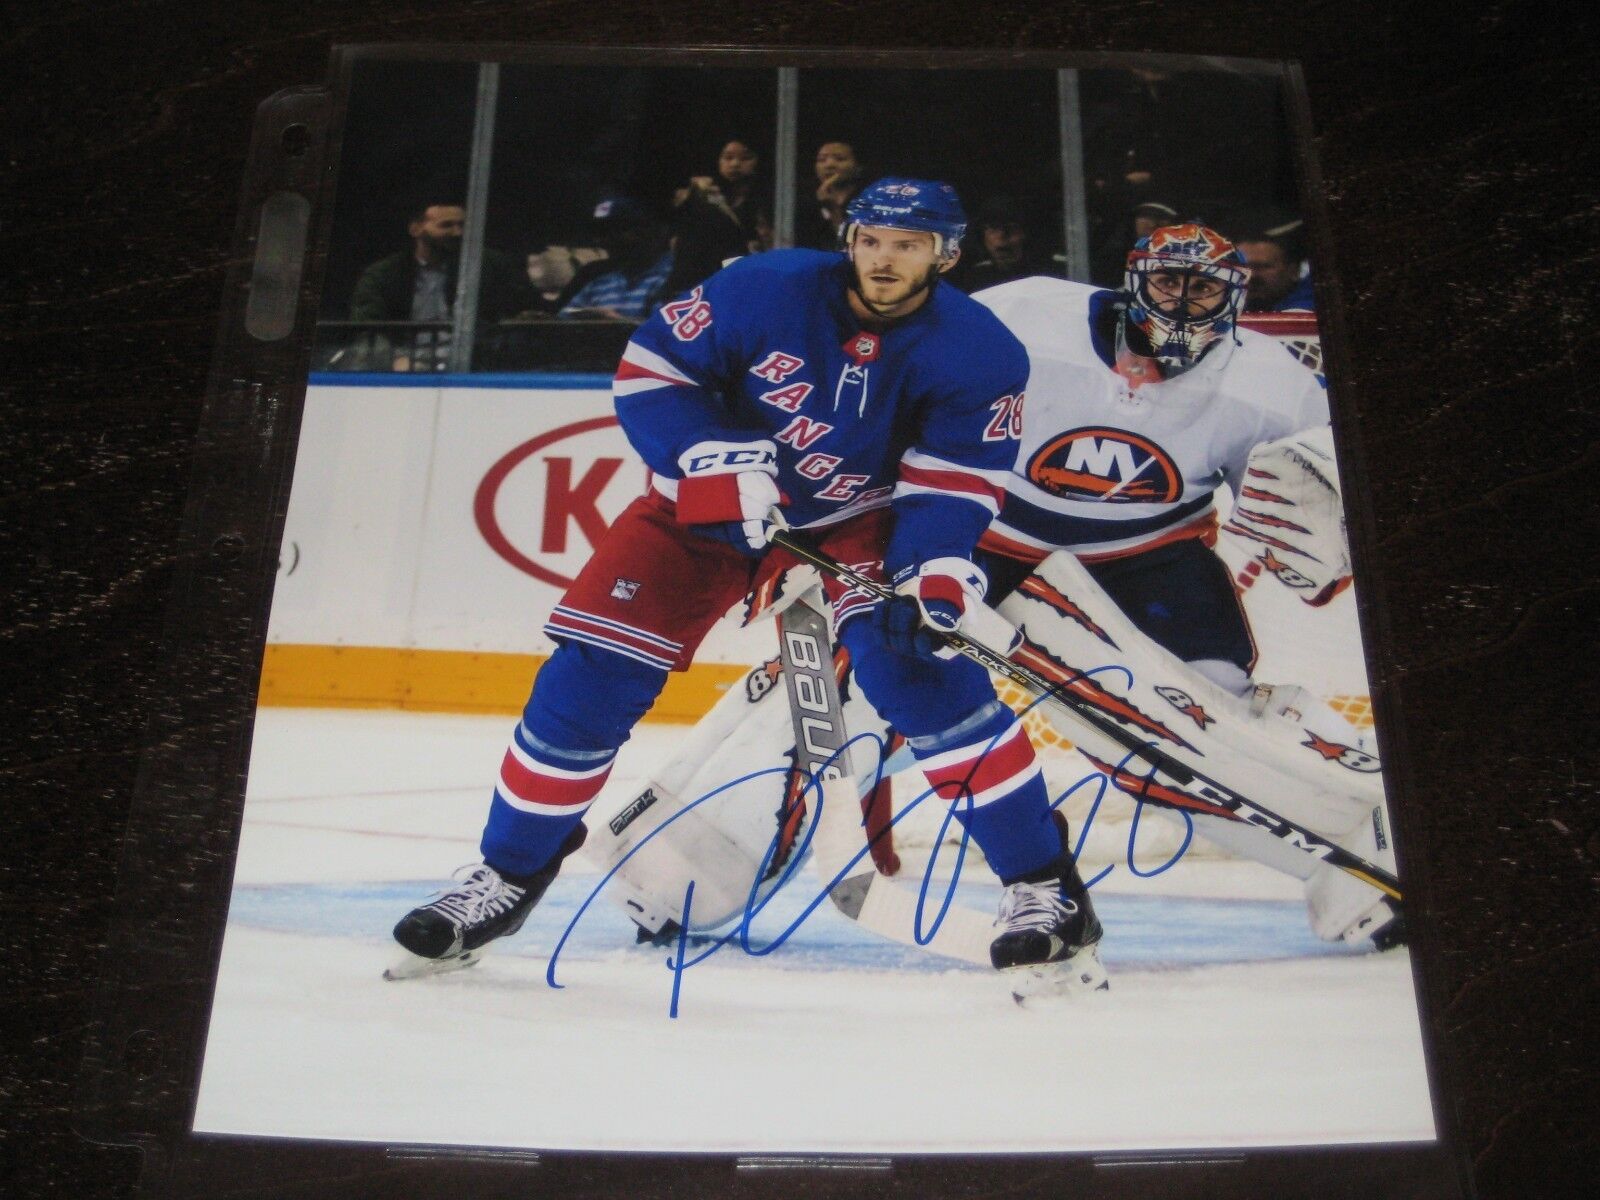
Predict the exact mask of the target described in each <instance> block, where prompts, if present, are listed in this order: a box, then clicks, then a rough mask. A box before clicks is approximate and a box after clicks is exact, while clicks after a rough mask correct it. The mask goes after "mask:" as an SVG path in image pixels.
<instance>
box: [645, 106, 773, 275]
mask: <svg viewBox="0 0 1600 1200" xmlns="http://www.w3.org/2000/svg"><path fill="white" fill-rule="evenodd" d="M677 206H678V207H677V212H676V214H675V217H674V221H673V224H674V227H675V234H676V236H675V238H674V242H673V255H674V259H675V262H674V264H673V269H672V278H671V280H670V281H669V282H668V285H667V286H668V291H669V292H671V293H673V294H674V295H676V294H677V293H678V292H684V291H688V290H689V289H690V288H692V287H694V286H695V284H697V283H699V282H701V281H702V280H704V279H706V278H708V277H709V276H711V275H714V274H715V273H716V272H717V271H719V270H720V269H721V268H722V264H723V263H724V262H725V261H727V260H728V259H730V258H741V257H743V256H744V255H746V254H758V253H760V252H761V251H762V250H770V249H771V248H772V216H771V211H770V207H769V200H768V197H767V195H766V190H765V186H764V182H763V179H762V175H761V156H760V155H759V154H757V153H756V152H755V151H754V150H753V149H751V144H750V143H749V142H748V141H745V140H744V139H742V138H730V139H728V140H727V141H726V142H724V143H723V144H722V150H721V151H720V152H719V153H718V155H717V173H716V175H715V176H711V175H696V176H694V177H693V178H692V179H690V180H689V183H688V186H687V187H684V188H683V189H681V190H680V191H679V192H678V196H677Z"/></svg>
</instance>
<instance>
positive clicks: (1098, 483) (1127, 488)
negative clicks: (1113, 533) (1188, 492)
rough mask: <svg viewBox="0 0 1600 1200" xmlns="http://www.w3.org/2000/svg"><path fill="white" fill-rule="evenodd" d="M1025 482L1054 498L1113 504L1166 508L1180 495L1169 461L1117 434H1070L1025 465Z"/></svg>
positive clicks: (1142, 442)
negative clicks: (1031, 482) (1030, 481)
mask: <svg viewBox="0 0 1600 1200" xmlns="http://www.w3.org/2000/svg"><path fill="white" fill-rule="evenodd" d="M1025 474H1026V475H1027V477H1028V478H1029V479H1030V480H1032V481H1033V482H1034V483H1035V484H1037V485H1038V486H1039V487H1041V488H1043V489H1044V490H1045V491H1047V492H1049V493H1050V494H1051V495H1054V496H1064V497H1066V498H1068V499H1072V500H1098V501H1101V502H1103V503H1113V504H1150V503H1155V504H1170V503H1171V502H1172V501H1174V500H1176V499H1177V498H1178V497H1179V496H1180V495H1182V494H1183V477H1182V475H1180V474H1179V472H1178V467H1177V464H1176V463H1174V462H1173V461H1172V456H1171V455H1170V454H1168V453H1167V452H1166V451H1165V450H1163V449H1162V448H1161V447H1160V446H1158V445H1156V444H1155V443H1154V442H1152V441H1151V440H1150V439H1149V438H1142V437H1139V436H1138V435H1137V434H1132V433H1129V432H1127V431H1126V430H1123V429H1103V428H1093V427H1091V428H1085V429H1072V430H1068V431H1067V432H1066V433H1063V434H1060V435H1059V436H1057V437H1055V438H1052V439H1051V440H1050V441H1048V442H1046V443H1045V444H1044V445H1043V446H1041V447H1040V448H1039V449H1038V450H1037V451H1035V452H1034V455H1033V457H1032V458H1030V459H1029V460H1028V469H1027V471H1026V472H1025Z"/></svg>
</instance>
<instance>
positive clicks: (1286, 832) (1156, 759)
mask: <svg viewBox="0 0 1600 1200" xmlns="http://www.w3.org/2000/svg"><path fill="white" fill-rule="evenodd" d="M775 515H776V514H775ZM769 536H770V538H771V541H772V544H773V545H774V546H781V547H782V548H783V549H785V550H787V551H789V553H791V554H793V555H795V556H796V557H797V558H799V559H800V560H801V561H803V562H808V563H811V564H812V565H813V566H815V567H816V568H817V569H818V570H821V571H824V572H826V573H827V574H829V575H831V576H833V577H834V578H835V579H838V580H840V581H842V582H844V583H847V584H849V585H850V586H851V587H854V588H857V589H859V590H861V591H863V592H866V593H868V594H869V595H872V596H876V597H877V598H878V599H880V600H892V599H893V598H894V596H895V592H894V589H893V588H890V587H889V586H887V585H886V584H883V583H880V582H879V581H878V580H876V579H872V578H869V577H868V576H866V575H863V574H861V573H860V572H859V571H856V570H853V569H852V568H850V567H848V566H846V565H845V564H844V563H842V562H839V561H838V560H837V559H835V558H833V557H832V556H831V555H828V554H825V553H823V552H822V551H820V550H818V549H816V548H815V547H814V546H812V545H810V544H809V543H808V542H807V541H806V540H805V539H804V538H802V537H798V536H796V534H795V533H794V532H793V531H792V530H790V529H789V528H788V527H787V526H785V525H782V524H778V523H776V521H775V523H774V525H773V527H772V528H771V530H770V534H769ZM934 632H936V633H938V636H940V637H941V638H943V640H944V641H945V642H946V643H947V644H948V645H949V646H950V647H951V648H952V649H954V650H956V651H957V652H958V653H961V654H964V655H966V657H968V658H970V659H972V660H973V661H974V662H976V663H978V664H979V665H980V666H982V667H984V668H986V669H988V670H989V671H992V672H994V673H995V674H997V675H1002V676H1004V677H1005V678H1007V679H1009V680H1011V682H1013V683H1015V684H1017V685H1018V686H1019V687H1023V688H1026V689H1027V690H1028V691H1029V692H1030V693H1032V694H1034V695H1036V696H1040V697H1043V698H1045V699H1048V700H1052V701H1054V702H1055V703H1056V704H1058V705H1060V706H1061V707H1063V708H1065V709H1066V710H1067V711H1068V712H1069V713H1071V714H1072V716H1073V717H1074V718H1076V719H1077V720H1079V721H1082V722H1083V723H1084V724H1086V725H1088V726H1090V727H1092V728H1093V729H1095V730H1097V731H1099V732H1100V733H1101V734H1102V735H1103V736H1105V737H1107V738H1110V739H1111V740H1112V741H1115V742H1116V743H1117V744H1118V745H1119V746H1121V747H1123V748H1124V749H1125V750H1126V751H1127V752H1128V754H1129V755H1130V756H1132V757H1134V758H1137V759H1139V760H1141V761H1143V762H1144V763H1146V764H1147V765H1148V766H1150V767H1151V768H1152V770H1153V771H1159V772H1161V773H1162V774H1164V775H1166V776H1167V778H1168V779H1170V780H1171V781H1172V782H1174V783H1176V784H1177V785H1178V786H1180V787H1197V788H1198V789H1200V793H1201V796H1202V799H1203V803H1204V804H1205V805H1206V806H1207V807H1208V808H1212V809H1213V810H1214V809H1215V808H1224V809H1226V810H1227V811H1228V812H1230V813H1231V814H1232V815H1233V816H1234V818H1235V819H1236V820H1239V821H1243V822H1245V823H1247V824H1251V825H1256V826H1259V827H1261V828H1263V829H1265V830H1267V832H1269V833H1271V834H1273V835H1275V836H1276V837H1278V838H1279V839H1281V840H1282V841H1283V842H1284V843H1285V844H1286V845H1289V846H1293V847H1294V848H1295V849H1297V850H1299V851H1301V852H1302V853H1305V854H1308V855H1310V856H1311V857H1313V858H1317V859H1320V860H1322V861H1323V862H1326V863H1328V864H1329V865H1330V866H1334V867H1338V868H1339V869H1340V870H1342V871H1346V872H1348V873H1349V874H1351V875H1354V876H1355V877H1356V878H1357V879H1360V880H1362V881H1363V882H1365V883H1369V884H1371V885H1372V886H1373V887H1375V888H1377V889H1378V890H1379V891H1381V892H1383V893H1384V894H1385V895H1386V896H1388V897H1390V898H1391V899H1393V900H1395V901H1401V900H1403V899H1404V897H1403V896H1402V895H1401V893H1400V881H1399V880H1398V879H1397V878H1396V877H1395V876H1394V875H1393V874H1391V873H1390V872H1388V871H1386V870H1384V869H1383V868H1382V867H1379V866H1377V865H1375V864H1373V863H1370V862H1368V861H1367V860H1366V859H1364V858H1362V857H1361V856H1360V855H1357V854H1352V853H1351V852H1350V851H1348V850H1346V849H1345V848H1344V847H1343V846H1340V845H1338V844H1337V843H1335V842H1331V841H1329V840H1328V839H1327V838H1325V837H1322V836H1321V835H1320V834H1317V833H1313V832H1312V831H1311V830H1310V829H1307V828H1306V827H1305V826H1303V825H1300V824H1298V823H1296V822H1294V821H1290V820H1289V819H1288V818H1286V817H1283V816H1280V815H1279V814H1278V813H1276V812H1273V811H1272V810H1271V809H1269V808H1267V807H1265V806H1264V805H1262V804H1260V803H1258V802H1257V801H1255V800H1252V799H1250V798H1249V797H1247V796H1245V795H1243V794H1241V793H1239V792H1237V791H1235V790H1234V789H1232V788H1230V787H1227V786H1225V785H1224V784H1221V783H1218V782H1217V781H1216V780H1214V779H1212V778H1210V777H1209V776H1206V775H1204V774H1202V773H1201V772H1200V771H1198V770H1196V769H1195V768H1194V767H1191V766H1190V765H1188V764H1187V763H1185V762H1183V761H1182V760H1181V759H1179V758H1177V757H1175V756H1174V755H1172V754H1171V753H1169V752H1167V751H1165V750H1161V749H1159V748H1157V747H1156V746H1154V745H1151V744H1150V743H1148V742H1146V741H1144V740H1143V739H1142V738H1140V737H1139V735H1138V734H1136V733H1132V732H1130V731H1128V730H1126V729H1123V728H1122V726H1120V725H1118V724H1117V723H1116V722H1115V721H1113V720H1112V719H1111V718H1109V717H1106V716H1103V715H1101V714H1100V713H1099V712H1097V711H1096V710H1095V709H1094V708H1093V707H1091V706H1090V705H1089V704H1088V703H1087V702H1086V701H1083V700H1080V699H1078V698H1077V697H1075V696H1073V695H1072V694H1071V693H1070V692H1067V691H1065V690H1064V689H1063V688H1062V687H1061V686H1060V685H1058V684H1056V683H1054V682H1053V681H1051V680H1050V679H1048V678H1046V677H1045V676H1044V675H1041V674H1040V673H1039V672H1037V671H1034V670H1032V669H1031V668H1029V667H1025V666H1023V665H1022V664H1020V663H1016V662H1013V661H1012V660H1011V659H1009V658H1007V657H1005V655H1003V654H1000V653H999V652H997V651H995V650H991V649H990V648H989V647H987V646H985V645H983V644H982V643H980V642H975V641H973V640H972V639H971V638H967V637H963V636H962V635H961V634H960V633H943V632H940V631H934ZM1118 776H1119V787H1120V786H1122V784H1123V783H1124V782H1128V783H1131V782H1133V781H1134V780H1132V779H1128V778H1127V776H1128V772H1126V771H1121V770H1119V771H1118ZM1134 778H1135V779H1138V778H1139V777H1134ZM1140 781H1141V782H1142V783H1143V785H1144V786H1143V787H1141V788H1139V789H1137V790H1134V789H1132V788H1129V787H1123V790H1124V791H1129V792H1130V793H1131V794H1132V795H1134V796H1135V798H1137V799H1139V800H1142V801H1144V802H1146V803H1150V804H1156V805H1160V806H1161V807H1164V808H1173V809H1177V810H1179V811H1182V810H1183V809H1184V807H1185V806H1184V805H1183V804H1181V803H1177V802H1174V801H1172V800H1169V799H1167V798H1165V797H1162V796H1159V795H1157V794H1156V793H1155V791H1154V789H1153V788H1152V787H1151V785H1152V784H1153V783H1155V782H1156V781H1155V778H1154V775H1153V774H1152V776H1150V777H1148V778H1143V779H1142V780H1140Z"/></svg>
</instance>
